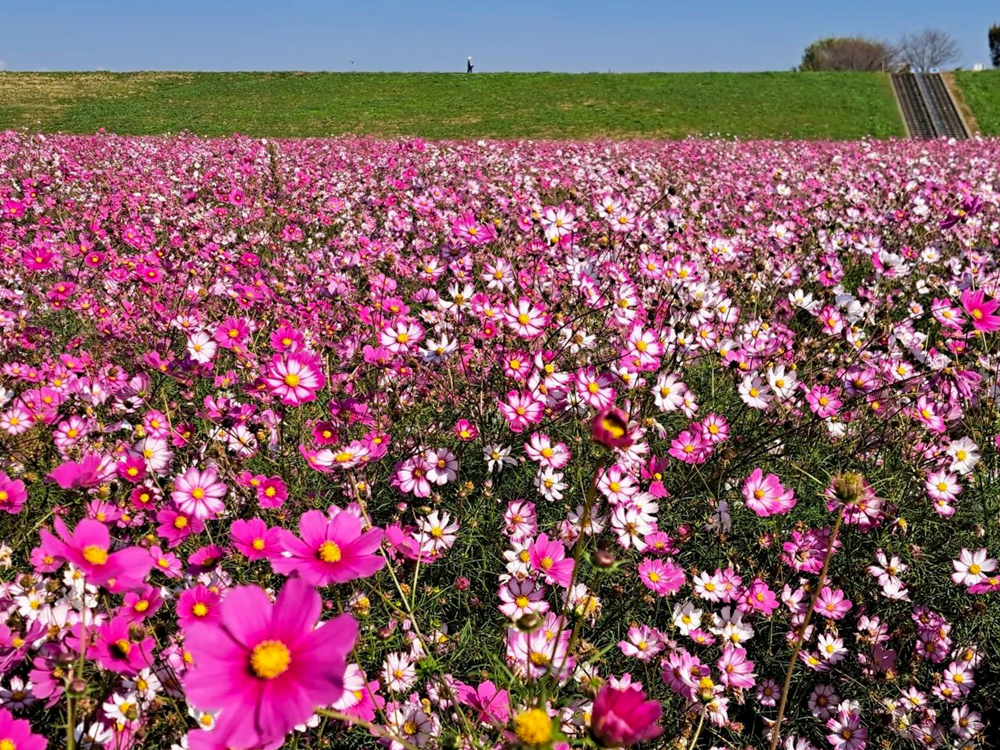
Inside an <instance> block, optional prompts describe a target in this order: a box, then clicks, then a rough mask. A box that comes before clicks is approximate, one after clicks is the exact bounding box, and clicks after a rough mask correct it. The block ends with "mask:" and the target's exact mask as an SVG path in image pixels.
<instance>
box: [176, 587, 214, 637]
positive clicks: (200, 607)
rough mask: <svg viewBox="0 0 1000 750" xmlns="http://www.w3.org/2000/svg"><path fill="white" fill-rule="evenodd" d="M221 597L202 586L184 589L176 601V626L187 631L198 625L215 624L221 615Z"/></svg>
mask: <svg viewBox="0 0 1000 750" xmlns="http://www.w3.org/2000/svg"><path fill="white" fill-rule="evenodd" d="M221 598H222V597H221V596H219V594H218V593H216V592H214V591H212V590H211V589H209V588H208V587H207V586H205V585H204V584H199V585H197V586H195V587H194V588H193V589H185V590H184V592H183V593H182V594H181V595H180V597H179V598H178V599H177V625H178V626H179V627H180V628H181V629H182V630H187V629H188V628H190V627H191V626H192V625H197V624H198V623H216V622H218V621H219V619H220V617H221V614H220V611H219V601H220V600H221Z"/></svg>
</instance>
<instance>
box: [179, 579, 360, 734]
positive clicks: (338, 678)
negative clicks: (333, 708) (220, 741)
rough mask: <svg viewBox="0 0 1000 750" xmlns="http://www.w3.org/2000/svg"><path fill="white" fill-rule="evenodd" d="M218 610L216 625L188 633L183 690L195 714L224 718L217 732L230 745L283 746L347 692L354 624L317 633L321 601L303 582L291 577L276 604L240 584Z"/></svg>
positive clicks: (345, 619)
mask: <svg viewBox="0 0 1000 750" xmlns="http://www.w3.org/2000/svg"><path fill="white" fill-rule="evenodd" d="M219 608H220V614H221V620H220V622H218V623H215V624H197V625H194V626H192V627H191V628H190V630H189V631H188V633H187V636H186V639H185V643H186V646H187V648H188V650H189V651H190V653H191V655H192V657H193V659H194V664H195V666H194V667H193V668H192V669H190V670H188V672H187V673H186V674H185V676H184V691H185V694H186V697H187V699H188V700H189V701H190V702H191V704H192V705H194V706H196V707H197V708H200V709H202V710H207V711H221V712H222V713H221V714H220V716H219V719H218V724H217V726H216V728H215V730H214V731H217V732H220V734H221V735H223V736H228V743H229V745H230V746H231V747H244V748H249V747H259V746H262V745H267V744H270V743H272V742H277V741H280V740H281V739H282V738H283V737H284V736H285V735H286V734H287V733H288V732H290V731H291V730H292V728H293V727H294V726H295V725H296V724H303V723H305V722H306V721H308V720H309V718H310V717H311V716H312V715H313V710H314V709H315V707H316V706H329V705H330V704H332V703H334V702H335V701H337V700H339V699H340V698H341V696H342V695H343V694H344V677H345V672H346V669H347V664H346V661H345V657H346V656H347V654H348V652H350V651H351V649H352V648H354V641H355V639H356V638H357V634H358V626H357V623H355V621H354V619H353V618H352V617H351V616H350V615H341V616H340V617H337V618H336V619H333V620H330V621H329V622H326V623H323V624H322V625H320V626H319V627H316V621H317V620H318V618H319V615H320V612H321V610H322V600H321V599H320V596H319V594H318V593H317V592H316V590H315V589H314V588H313V587H312V586H310V585H309V584H308V583H306V582H305V581H303V580H302V579H300V578H291V579H289V580H288V581H287V582H286V583H285V586H284V588H283V589H282V590H281V593H280V594H279V595H278V599H277V601H276V602H275V604H274V605H272V604H271V602H270V601H269V600H268V598H267V595H266V594H265V593H264V592H263V591H262V590H261V589H259V588H257V587H256V586H238V587H236V588H234V589H232V590H230V591H229V592H228V593H227V595H226V598H225V599H224V600H223V602H222V604H221V605H220V607H219Z"/></svg>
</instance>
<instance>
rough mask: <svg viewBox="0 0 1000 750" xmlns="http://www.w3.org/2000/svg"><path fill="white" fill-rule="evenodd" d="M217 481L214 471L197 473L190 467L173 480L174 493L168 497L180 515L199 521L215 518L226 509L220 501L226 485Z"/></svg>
mask: <svg viewBox="0 0 1000 750" xmlns="http://www.w3.org/2000/svg"><path fill="white" fill-rule="evenodd" d="M217 479H218V474H217V473H216V471H215V469H213V468H208V469H205V470H204V471H199V470H198V469H197V468H195V467H193V466H192V467H191V468H190V469H188V470H187V471H186V472H184V474H183V475H181V476H179V477H177V479H176V480H174V491H173V492H172V493H171V494H170V497H171V499H172V500H173V501H174V504H175V505H176V506H177V509H178V510H179V511H181V513H185V514H187V515H190V516H193V517H194V518H197V519H199V520H205V519H209V518H215V517H216V516H217V515H219V513H221V512H222V511H223V510H224V509H225V507H226V504H225V502H223V500H222V498H223V497H224V496H225V494H226V485H225V484H223V483H222V482H219V481H217Z"/></svg>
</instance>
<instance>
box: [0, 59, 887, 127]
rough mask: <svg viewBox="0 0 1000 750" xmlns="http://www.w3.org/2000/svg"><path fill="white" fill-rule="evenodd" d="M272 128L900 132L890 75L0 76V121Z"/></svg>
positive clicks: (1, 123) (14, 124) (16, 124)
mask: <svg viewBox="0 0 1000 750" xmlns="http://www.w3.org/2000/svg"><path fill="white" fill-rule="evenodd" d="M17 127H28V128H30V129H32V130H41V131H43V132H54V131H64V132H72V133H92V132H95V131H96V130H98V129H99V128H102V127H103V128H105V129H107V130H108V131H110V132H117V133H122V134H134V135H148V134H154V133H163V132H178V131H191V132H194V133H197V134H199V135H207V136H224V135H231V134H232V133H234V132H239V133H244V134H247V135H252V136H267V137H312V136H329V135H333V134H342V133H364V134H373V135H382V136H396V135H416V136H422V137H426V138H434V139H460V138H487V137H489V138H510V139H513V138H576V139H581V138H602V137H608V138H638V139H645V138H649V139H664V138H683V137H685V136H689V135H722V136H735V137H739V138H752V139H756V138H796V139H798V138H807V139H809V138H829V139H835V140H850V139H857V138H862V137H866V136H873V137H876V138H887V137H889V136H901V135H903V132H904V131H903V126H902V122H901V121H900V119H899V114H898V111H897V108H896V105H895V101H894V99H893V95H892V90H891V87H890V85H889V81H888V78H887V77H886V76H882V75H877V74H837V75H832V74H815V75H809V76H802V75H799V74H797V73H789V72H784V73H644V74H621V75H619V74H585V75H570V74H562V73H497V74H475V75H471V76H469V75H465V74H431V73H388V74H374V73H308V74H301V73H165V74H154V73H137V74H93V73H51V74H36V73H9V72H8V73H0V129H3V128H17Z"/></svg>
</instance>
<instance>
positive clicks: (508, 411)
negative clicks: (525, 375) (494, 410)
mask: <svg viewBox="0 0 1000 750" xmlns="http://www.w3.org/2000/svg"><path fill="white" fill-rule="evenodd" d="M544 409H545V404H544V403H542V402H541V401H538V400H536V399H535V397H534V396H533V395H532V394H531V393H529V392H528V391H523V392H521V393H518V392H517V391H510V392H508V393H507V400H506V401H501V402H500V412H501V413H502V414H503V415H504V417H506V418H507V423H508V424H509V425H510V429H511V431H513V432H524V430H525V429H526V428H527V427H530V426H531V425H533V424H537V423H538V422H541V421H542V413H543V411H544Z"/></svg>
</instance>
